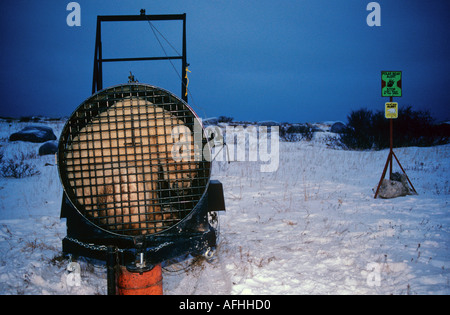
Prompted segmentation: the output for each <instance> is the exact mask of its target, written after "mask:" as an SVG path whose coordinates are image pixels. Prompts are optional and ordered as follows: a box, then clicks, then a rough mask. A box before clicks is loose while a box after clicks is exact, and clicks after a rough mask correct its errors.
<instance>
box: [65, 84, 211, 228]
mask: <svg viewBox="0 0 450 315" xmlns="http://www.w3.org/2000/svg"><path fill="white" fill-rule="evenodd" d="M197 120H198V119H197V117H196V115H195V114H194V113H193V111H192V110H191V109H190V108H189V107H188V106H187V105H186V104H185V103H184V102H182V101H181V100H179V99H178V98H176V97H175V96H174V95H172V94H170V93H168V92H167V91H164V90H161V89H158V88H155V87H152V86H148V85H143V84H128V85H121V86H117V87H113V88H110V89H106V90H103V91H101V92H99V93H98V94H96V95H94V96H92V97H91V98H90V99H88V100H87V101H86V102H84V103H83V104H82V105H81V106H80V107H79V108H78V109H77V110H76V111H75V112H74V113H73V115H72V116H71V118H70V119H69V121H68V122H67V124H66V126H65V128H64V130H63V132H62V135H61V139H60V147H59V155H58V165H59V171H60V176H61V179H62V182H63V185H64V189H65V191H66V193H67V195H68V197H69V199H70V200H71V202H72V203H73V204H74V205H75V207H76V208H77V209H78V210H79V211H80V213H81V214H83V215H84V216H85V217H86V218H87V219H88V220H90V221H91V222H92V223H94V224H95V225H97V226H99V227H101V228H103V229H105V230H108V231H111V232H114V233H117V234H122V235H148V234H154V233H158V232H161V231H164V230H166V229H168V228H170V227H172V226H173V225H175V224H177V223H178V222H180V221H181V220H182V219H183V218H184V217H186V216H187V215H188V214H189V213H190V212H191V211H192V210H193V209H194V207H195V205H196V204H197V203H198V202H199V201H200V199H201V198H202V196H203V194H204V192H205V190H206V187H207V185H208V182H209V173H210V164H209V163H208V162H207V161H206V160H205V159H204V158H203V156H200V157H199V156H194V154H197V153H198V152H200V153H201V152H202V150H201V148H202V147H203V145H204V144H205V143H206V139H205V138H204V133H203V129H202V128H194V125H195V124H197V123H199V122H198V121H197ZM198 129H199V130H198ZM195 132H197V133H201V134H200V135H199V134H195ZM199 137H200V138H199ZM194 139H201V147H200V150H198V149H199V147H198V146H199V145H200V144H198V143H194ZM195 145H197V147H196V148H195ZM196 149H197V150H196Z"/></svg>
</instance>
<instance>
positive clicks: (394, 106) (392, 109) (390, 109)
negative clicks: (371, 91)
mask: <svg viewBox="0 0 450 315" xmlns="http://www.w3.org/2000/svg"><path fill="white" fill-rule="evenodd" d="M384 116H385V117H386V118H387V119H396V118H398V103H391V102H388V103H386V104H385V109H384Z"/></svg>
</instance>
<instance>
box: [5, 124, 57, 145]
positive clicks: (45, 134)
mask: <svg viewBox="0 0 450 315" xmlns="http://www.w3.org/2000/svg"><path fill="white" fill-rule="evenodd" d="M50 140H56V136H55V134H54V133H53V129H52V128H50V127H45V126H36V125H32V126H28V127H25V128H23V129H22V130H21V131H19V132H16V133H13V134H12V135H11V136H10V137H9V141H27V142H33V143H44V142H47V141H50Z"/></svg>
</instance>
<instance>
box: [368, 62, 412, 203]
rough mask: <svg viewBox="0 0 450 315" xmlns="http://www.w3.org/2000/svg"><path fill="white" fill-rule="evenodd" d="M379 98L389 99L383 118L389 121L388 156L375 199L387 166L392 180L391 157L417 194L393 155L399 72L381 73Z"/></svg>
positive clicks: (400, 88) (399, 95) (400, 79)
mask: <svg viewBox="0 0 450 315" xmlns="http://www.w3.org/2000/svg"><path fill="white" fill-rule="evenodd" d="M381 96H383V97H387V96H388V97H389V102H388V103H385V109H384V116H385V117H386V119H389V155H388V158H387V161H386V164H385V166H384V170H383V174H382V175H381V179H380V182H379V183H378V187H377V191H376V192H375V197H374V198H375V199H376V198H377V197H378V192H379V191H380V186H381V183H382V182H383V179H384V177H385V176H386V172H387V167H388V165H389V179H390V180H392V164H393V163H392V157H395V160H396V161H397V163H398V165H399V166H400V168H401V170H402V171H403V174H405V176H406V179H407V180H408V182H409V184H410V185H411V188H412V189H413V190H414V192H415V193H416V194H417V191H416V189H415V188H414V186H413V184H412V183H411V181H410V180H409V177H408V175H407V174H406V172H405V170H404V169H403V166H402V165H401V164H400V161H399V160H398V158H397V156H396V155H395V153H394V119H397V118H398V103H394V102H393V97H394V96H396V97H401V96H402V72H401V71H381Z"/></svg>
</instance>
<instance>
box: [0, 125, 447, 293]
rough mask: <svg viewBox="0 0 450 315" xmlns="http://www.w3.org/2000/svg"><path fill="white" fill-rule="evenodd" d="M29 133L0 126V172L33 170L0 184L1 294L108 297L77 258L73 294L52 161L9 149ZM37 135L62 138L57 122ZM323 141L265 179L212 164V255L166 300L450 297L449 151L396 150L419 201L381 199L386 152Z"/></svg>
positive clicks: (295, 153)
mask: <svg viewBox="0 0 450 315" xmlns="http://www.w3.org/2000/svg"><path fill="white" fill-rule="evenodd" d="M40 123H42V124H44V122H40ZM29 124H30V123H25V122H23V123H18V122H14V121H12V122H8V121H6V120H3V121H0V154H1V156H2V163H4V162H5V161H7V160H9V159H15V160H19V161H21V163H26V164H28V165H29V166H30V167H31V168H32V169H33V170H35V171H37V172H36V175H34V176H30V177H25V178H5V177H0V294H106V271H105V267H104V265H103V264H102V263H101V262H98V261H86V260H84V259H80V260H79V261H78V262H79V263H80V264H81V268H82V270H81V285H80V286H70V285H68V281H67V277H68V276H69V272H68V271H67V266H68V264H69V261H68V260H67V259H65V258H63V257H61V240H62V238H63V237H64V236H65V233H66V232H65V221H64V220H60V219H59V211H60V202H61V194H62V186H61V184H60V181H59V177H58V172H57V167H56V165H55V159H54V156H43V157H40V156H39V155H37V150H38V148H39V144H33V143H25V142H9V141H8V137H9V135H10V134H12V133H13V132H17V131H19V130H21V129H22V128H23V127H25V126H27V125H29ZM34 124H36V123H34ZM45 125H47V126H50V127H52V128H53V130H54V131H55V134H56V135H57V136H59V134H60V131H61V129H62V127H63V122H62V121H51V122H50V121H47V122H45ZM323 141H324V140H323V136H321V135H316V137H314V138H313V140H312V141H310V142H307V141H300V142H292V143H287V142H280V156H279V159H280V161H279V168H278V170H277V171H276V172H273V173H261V172H260V165H259V164H260V163H258V162H232V163H230V164H228V163H227V162H216V163H213V175H212V177H213V178H214V179H219V180H220V181H222V183H223V186H224V190H225V202H226V208H227V212H225V213H221V214H220V238H219V246H218V248H217V251H216V255H215V257H214V258H213V260H212V261H210V262H207V261H205V260H199V261H195V263H192V262H193V259H188V260H185V261H182V262H179V263H177V264H172V265H167V266H165V270H164V271H163V286H164V293H165V294H236V295H243V294H282V295H285V294H449V293H450V272H449V270H450V249H449V247H448V246H449V244H450V216H449V211H450V204H449V202H450V182H449V180H450V176H449V175H450V145H445V146H438V147H429V148H416V147H412V148H401V149H395V152H396V155H397V156H398V158H399V159H400V161H401V162H402V165H403V166H404V167H405V169H406V172H407V173H408V176H409V177H410V179H411V181H412V182H413V184H414V186H415V188H416V190H417V191H418V193H419V195H417V196H407V197H401V198H396V199H386V200H384V199H373V195H374V193H373V192H372V188H373V187H374V186H376V184H377V183H378V181H379V179H380V176H381V172H382V170H383V166H384V163H385V161H386V158H387V155H388V151H386V150H384V151H358V152H356V151H344V150H336V149H331V148H328V147H327V146H326V145H325V144H324V142H323Z"/></svg>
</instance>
